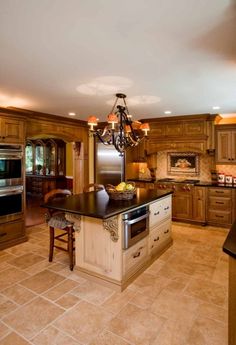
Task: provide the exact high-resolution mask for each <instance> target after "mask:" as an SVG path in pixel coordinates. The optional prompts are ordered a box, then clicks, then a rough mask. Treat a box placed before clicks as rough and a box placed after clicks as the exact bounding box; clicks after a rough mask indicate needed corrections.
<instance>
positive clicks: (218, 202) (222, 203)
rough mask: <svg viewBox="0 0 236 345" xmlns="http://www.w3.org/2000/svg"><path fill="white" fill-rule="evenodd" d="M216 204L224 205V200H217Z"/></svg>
mask: <svg viewBox="0 0 236 345" xmlns="http://www.w3.org/2000/svg"><path fill="white" fill-rule="evenodd" d="M216 204H220V205H224V202H220V201H216Z"/></svg>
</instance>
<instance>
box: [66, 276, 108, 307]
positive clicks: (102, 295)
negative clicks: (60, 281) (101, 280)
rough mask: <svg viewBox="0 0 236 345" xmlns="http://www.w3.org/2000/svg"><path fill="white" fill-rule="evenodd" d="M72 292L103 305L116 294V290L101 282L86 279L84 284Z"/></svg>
mask: <svg viewBox="0 0 236 345" xmlns="http://www.w3.org/2000/svg"><path fill="white" fill-rule="evenodd" d="M71 293H72V294H73V295H75V296H78V297H80V298H81V299H83V300H86V301H88V302H91V303H93V304H97V305H101V304H102V303H104V302H105V300H107V299H108V298H109V297H110V296H111V295H113V294H114V291H113V290H111V289H109V288H107V287H105V286H103V285H101V284H96V283H94V282H92V281H86V282H85V283H84V284H81V285H79V286H77V288H75V289H74V290H73V291H72V292H71Z"/></svg>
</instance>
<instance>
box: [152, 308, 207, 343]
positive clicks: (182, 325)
mask: <svg viewBox="0 0 236 345" xmlns="http://www.w3.org/2000/svg"><path fill="white" fill-rule="evenodd" d="M189 316H190V317H189V318H187V319H186V318H180V319H176V320H170V319H169V320H167V321H166V322H165V323H164V326H163V327H162V328H161V330H160V332H159V333H158V335H157V337H156V339H155V340H154V342H153V343H152V344H151V345H189V344H188V342H187V338H188V335H189V332H190V330H191V328H192V326H193V324H194V320H195V319H194V316H193V315H189ZM205 345H210V344H205Z"/></svg>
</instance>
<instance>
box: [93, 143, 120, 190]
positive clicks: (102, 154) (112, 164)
mask: <svg viewBox="0 0 236 345" xmlns="http://www.w3.org/2000/svg"><path fill="white" fill-rule="evenodd" d="M94 166H95V182H96V183H101V184H103V185H106V184H108V183H110V184H113V185H117V184H119V183H120V182H121V181H124V180H125V160H124V157H121V156H120V155H119V152H118V151H117V150H116V149H115V147H114V146H113V145H104V144H103V143H101V142H100V141H98V139H97V140H95V164H94Z"/></svg>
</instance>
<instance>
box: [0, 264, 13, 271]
mask: <svg viewBox="0 0 236 345" xmlns="http://www.w3.org/2000/svg"><path fill="white" fill-rule="evenodd" d="M7 268H12V266H11V265H9V263H8V262H2V263H0V272H1V271H5V270H6V269H7Z"/></svg>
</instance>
